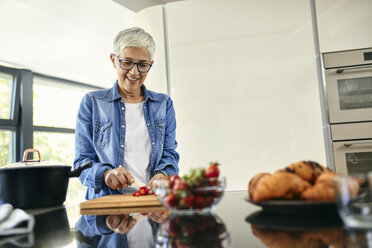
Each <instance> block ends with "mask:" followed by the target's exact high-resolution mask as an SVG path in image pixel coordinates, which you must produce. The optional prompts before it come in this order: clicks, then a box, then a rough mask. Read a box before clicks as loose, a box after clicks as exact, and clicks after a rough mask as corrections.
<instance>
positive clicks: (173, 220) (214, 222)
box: [156, 214, 231, 248]
mask: <svg viewBox="0 0 372 248" xmlns="http://www.w3.org/2000/svg"><path fill="white" fill-rule="evenodd" d="M156 244H157V247H169V248H170V247H229V246H230V244H231V241H230V234H229V232H228V231H227V228H226V226H225V224H224V223H223V221H222V220H221V219H220V218H219V217H218V216H217V215H214V214H202V215H174V214H172V215H170V216H168V218H167V219H166V220H165V222H163V223H162V224H161V225H160V226H159V229H158V232H157V235H156Z"/></svg>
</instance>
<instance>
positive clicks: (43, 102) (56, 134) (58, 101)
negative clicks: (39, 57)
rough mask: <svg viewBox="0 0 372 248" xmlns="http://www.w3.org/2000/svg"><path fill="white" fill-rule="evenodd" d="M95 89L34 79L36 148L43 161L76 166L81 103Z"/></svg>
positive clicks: (75, 84) (57, 81)
mask: <svg viewBox="0 0 372 248" xmlns="http://www.w3.org/2000/svg"><path fill="white" fill-rule="evenodd" d="M94 89H96V88H94V87H92V86H87V85H82V84H78V83H72V82H70V81H66V80H61V79H56V78H51V77H43V76H40V75H37V76H34V77H33V111H32V112H33V130H34V133H33V141H34V143H33V144H34V145H33V146H34V148H36V149H38V150H39V151H40V154H41V156H42V158H43V160H54V161H59V162H64V163H66V164H69V165H71V164H72V162H73V158H74V152H75V151H74V143H75V142H74V131H75V130H74V128H75V124H76V116H77V112H78V108H79V105H80V101H81V99H82V98H83V96H84V95H85V94H86V93H87V92H89V91H92V90H94Z"/></svg>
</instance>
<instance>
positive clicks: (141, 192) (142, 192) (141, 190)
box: [139, 186, 149, 195]
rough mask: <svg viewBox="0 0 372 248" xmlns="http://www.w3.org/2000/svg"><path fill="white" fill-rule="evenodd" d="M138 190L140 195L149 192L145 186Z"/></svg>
mask: <svg viewBox="0 0 372 248" xmlns="http://www.w3.org/2000/svg"><path fill="white" fill-rule="evenodd" d="M139 192H140V194H141V195H147V194H148V193H149V190H148V189H147V187H146V186H143V187H141V188H140V189H139Z"/></svg>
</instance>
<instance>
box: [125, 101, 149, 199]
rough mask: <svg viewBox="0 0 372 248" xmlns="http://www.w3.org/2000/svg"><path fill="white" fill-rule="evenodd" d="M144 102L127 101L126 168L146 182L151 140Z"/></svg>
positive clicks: (137, 179)
mask: <svg viewBox="0 0 372 248" xmlns="http://www.w3.org/2000/svg"><path fill="white" fill-rule="evenodd" d="M143 103H144V102H141V103H125V125H126V128H125V144H124V168H125V169H127V170H128V171H129V172H130V173H131V174H132V175H133V177H134V178H135V180H136V181H137V182H138V181H139V182H142V183H145V184H146V183H147V182H148V181H149V180H150V166H149V165H150V159H151V142H150V135H149V132H148V130H147V125H146V122H145V117H144V115H143ZM129 192H131V191H128V193H129Z"/></svg>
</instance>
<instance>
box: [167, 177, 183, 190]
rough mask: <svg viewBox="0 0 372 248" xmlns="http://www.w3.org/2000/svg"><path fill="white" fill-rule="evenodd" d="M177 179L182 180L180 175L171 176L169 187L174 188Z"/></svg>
mask: <svg viewBox="0 0 372 248" xmlns="http://www.w3.org/2000/svg"><path fill="white" fill-rule="evenodd" d="M177 179H180V176H179V175H172V176H170V178H169V187H171V188H172V187H173V186H174V182H175V181H176V180H177Z"/></svg>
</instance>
